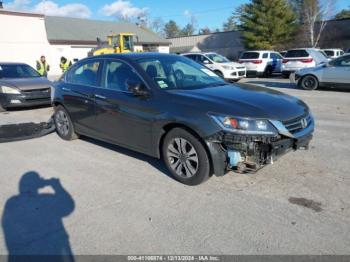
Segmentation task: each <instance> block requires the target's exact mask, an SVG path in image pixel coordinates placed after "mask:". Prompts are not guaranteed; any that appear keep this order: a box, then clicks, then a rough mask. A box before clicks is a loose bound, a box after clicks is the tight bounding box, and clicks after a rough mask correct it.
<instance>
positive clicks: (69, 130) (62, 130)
mask: <svg viewBox="0 0 350 262" xmlns="http://www.w3.org/2000/svg"><path fill="white" fill-rule="evenodd" d="M53 118H54V122H55V126H56V132H57V134H58V136H59V137H61V138H62V139H64V140H67V141H70V140H74V139H77V138H79V136H78V135H77V134H76V133H75V131H74V126H73V123H72V120H71V118H70V116H69V114H68V112H67V110H66V109H65V108H64V107H63V106H57V107H55V114H54V117H53Z"/></svg>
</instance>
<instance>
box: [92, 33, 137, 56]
mask: <svg viewBox="0 0 350 262" xmlns="http://www.w3.org/2000/svg"><path fill="white" fill-rule="evenodd" d="M134 38H135V35H134V34H132V33H120V34H110V35H108V36H107V44H105V43H102V42H101V40H100V39H97V42H98V46H97V47H96V48H94V49H92V50H91V51H90V52H89V56H96V55H103V54H118V53H130V52H140V50H135V48H134Z"/></svg>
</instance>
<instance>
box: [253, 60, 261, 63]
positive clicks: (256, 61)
mask: <svg viewBox="0 0 350 262" xmlns="http://www.w3.org/2000/svg"><path fill="white" fill-rule="evenodd" d="M252 63H253V64H261V63H262V60H253V61H252Z"/></svg>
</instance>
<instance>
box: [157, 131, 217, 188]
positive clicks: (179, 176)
mask: <svg viewBox="0 0 350 262" xmlns="http://www.w3.org/2000/svg"><path fill="white" fill-rule="evenodd" d="M162 156H163V161H164V163H165V165H166V166H167V168H168V170H169V171H170V173H171V175H172V176H173V177H174V178H175V179H176V180H177V181H179V182H181V183H183V184H186V185H190V186H194V185H199V184H201V183H203V182H204V181H206V180H207V179H208V178H209V177H210V170H211V169H210V161H209V156H208V153H207V151H206V149H205V147H204V145H203V144H202V143H201V141H200V140H199V139H198V138H197V137H195V136H193V135H192V134H191V133H189V132H188V131H186V130H184V129H182V128H174V129H172V130H171V131H169V133H168V134H167V135H166V136H165V139H164V142H163V146H162Z"/></svg>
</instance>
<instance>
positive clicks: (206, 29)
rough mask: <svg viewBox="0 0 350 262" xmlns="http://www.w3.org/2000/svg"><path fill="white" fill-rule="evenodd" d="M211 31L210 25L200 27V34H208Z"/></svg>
mask: <svg viewBox="0 0 350 262" xmlns="http://www.w3.org/2000/svg"><path fill="white" fill-rule="evenodd" d="M210 33H211V30H210V29H209V27H204V28H202V29H199V34H200V35H208V34H210Z"/></svg>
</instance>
